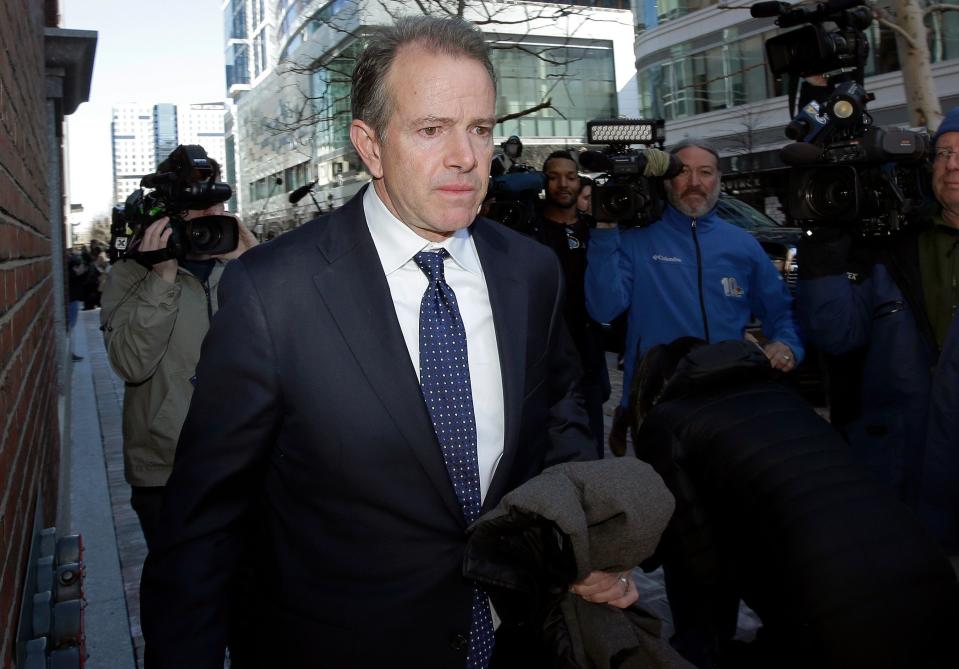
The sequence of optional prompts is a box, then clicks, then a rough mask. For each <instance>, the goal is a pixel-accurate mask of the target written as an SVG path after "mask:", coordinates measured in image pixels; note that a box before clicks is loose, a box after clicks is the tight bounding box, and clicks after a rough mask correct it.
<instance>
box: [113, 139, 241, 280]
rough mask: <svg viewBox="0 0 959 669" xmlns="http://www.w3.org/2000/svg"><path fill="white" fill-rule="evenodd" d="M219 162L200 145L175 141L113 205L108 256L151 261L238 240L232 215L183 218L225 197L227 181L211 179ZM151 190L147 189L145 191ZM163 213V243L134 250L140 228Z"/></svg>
mask: <svg viewBox="0 0 959 669" xmlns="http://www.w3.org/2000/svg"><path fill="white" fill-rule="evenodd" d="M218 176H219V165H218V164H217V163H216V161H215V160H213V159H212V158H209V157H208V156H207V154H206V151H205V150H204V149H203V147H202V146H198V145H184V144H181V145H180V146H178V147H177V148H176V149H174V150H173V152H172V153H170V156H169V157H168V158H167V159H166V160H164V161H163V162H162V163H160V164H159V165H158V166H157V171H156V172H154V173H153V174H148V175H146V176H145V177H143V179H142V180H141V181H140V186H141V187H140V188H138V189H137V190H135V191H133V193H131V194H130V196H129V197H128V198H127V200H126V202H125V203H124V205H123V206H122V208H121V206H119V205H118V206H116V207H114V209H113V222H112V225H111V233H112V238H111V240H110V259H111V260H116V259H118V258H130V259H133V260H137V261H138V262H140V263H142V264H144V265H147V266H152V265H155V264H156V263H159V262H163V261H164V260H170V259H173V258H177V259H180V258H185V257H186V256H190V255H194V256H196V255H220V254H223V253H229V252H230V251H233V250H234V249H235V248H236V247H237V245H238V244H239V240H240V232H239V224H238V223H237V220H236V219H235V218H234V217H232V216H222V215H210V216H199V217H196V218H190V219H185V218H184V216H185V215H186V213H187V212H188V211H190V210H194V211H198V210H204V209H208V208H210V207H212V206H213V205H215V204H218V203H220V202H225V201H226V200H228V199H230V196H231V195H232V194H233V191H232V189H231V188H230V186H229V184H226V183H223V182H220V181H217V177H218ZM146 189H151V190H146ZM165 216H166V217H169V219H170V223H169V226H170V229H171V230H172V232H171V234H170V238H169V241H168V243H167V246H166V248H163V249H158V250H156V251H147V252H141V251H138V250H137V247H138V245H139V242H140V239H142V236H143V231H144V230H145V229H146V228H147V227H148V226H149V225H150V224H152V223H153V222H154V221H157V220H159V219H161V218H163V217H165Z"/></svg>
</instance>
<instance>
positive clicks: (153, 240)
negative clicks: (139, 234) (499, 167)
mask: <svg viewBox="0 0 959 669" xmlns="http://www.w3.org/2000/svg"><path fill="white" fill-rule="evenodd" d="M169 223H170V219H169V218H168V217H166V216H164V217H163V218H160V219H157V220H156V221H154V222H153V223H151V224H150V226H149V227H148V228H147V229H146V230H144V232H143V240H142V241H141V242H140V248H139V249H138V250H139V251H141V252H144V253H145V252H147V251H156V250H157V249H165V248H166V245H167V242H169V241H170V235H171V234H173V230H172V229H170V228H169V227H168V226H169ZM176 270H177V261H176V259H171V260H164V261H163V262H158V263H157V264H155V265H154V266H153V271H154V272H156V273H157V274H159V275H160V278H161V279H163V280H164V281H166V282H167V283H174V282H175V281H176Z"/></svg>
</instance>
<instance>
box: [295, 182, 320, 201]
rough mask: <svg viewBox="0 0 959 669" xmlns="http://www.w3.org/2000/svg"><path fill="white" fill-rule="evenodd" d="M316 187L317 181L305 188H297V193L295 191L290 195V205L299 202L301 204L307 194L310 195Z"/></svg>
mask: <svg viewBox="0 0 959 669" xmlns="http://www.w3.org/2000/svg"><path fill="white" fill-rule="evenodd" d="M315 185H316V182H315V181H311V182H310V183H308V184H306V185H305V186H300V187H299V188H297V189H296V190H295V191H293V192H292V193H290V198H289V199H290V204H296V203H297V202H299V201H300V200H302V199H303V198H305V197H306V194H307V193H309V192H310V191H311V190H313V186H315Z"/></svg>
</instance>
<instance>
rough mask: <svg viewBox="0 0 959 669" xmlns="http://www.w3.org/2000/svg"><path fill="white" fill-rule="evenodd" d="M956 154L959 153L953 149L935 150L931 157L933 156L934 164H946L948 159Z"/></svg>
mask: <svg viewBox="0 0 959 669" xmlns="http://www.w3.org/2000/svg"><path fill="white" fill-rule="evenodd" d="M957 153H959V151H956V150H955V149H936V151H935V153H934V154H933V155H934V156H935V161H936V162H939V163H948V162H949V159H950V158H952V157H953V156H954V155H956V154H957Z"/></svg>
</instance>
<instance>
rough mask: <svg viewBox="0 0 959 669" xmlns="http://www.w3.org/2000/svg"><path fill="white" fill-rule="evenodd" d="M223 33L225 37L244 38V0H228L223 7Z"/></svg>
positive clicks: (245, 32) (245, 34)
mask: <svg viewBox="0 0 959 669" xmlns="http://www.w3.org/2000/svg"><path fill="white" fill-rule="evenodd" d="M223 34H224V36H225V37H226V39H228V40H230V39H246V38H247V31H246V2H245V0H230V2H229V3H228V4H227V6H226V7H225V8H224V9H223Z"/></svg>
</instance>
